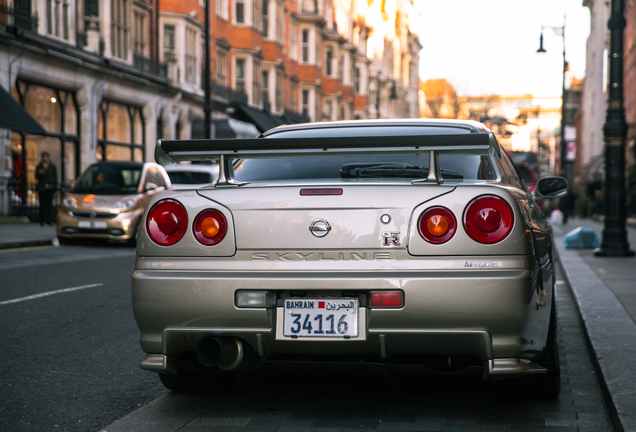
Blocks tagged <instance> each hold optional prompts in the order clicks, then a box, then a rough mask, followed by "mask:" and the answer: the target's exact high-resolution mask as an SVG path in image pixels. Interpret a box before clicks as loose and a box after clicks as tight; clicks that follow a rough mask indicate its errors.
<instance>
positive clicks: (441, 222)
mask: <svg viewBox="0 0 636 432" xmlns="http://www.w3.org/2000/svg"><path fill="white" fill-rule="evenodd" d="M417 226H418V228H419V231H420V235H421V236H422V238H423V239H424V240H426V241H427V242H429V243H433V244H441V243H446V242H447V241H449V240H450V239H451V238H452V237H453V236H454V235H455V232H456V231H457V220H456V219H455V215H453V213H452V212H451V211H450V210H448V209H447V208H445V207H431V208H429V209H427V210H426V211H425V212H424V213H422V215H421V216H420V219H419V221H418V222H417Z"/></svg>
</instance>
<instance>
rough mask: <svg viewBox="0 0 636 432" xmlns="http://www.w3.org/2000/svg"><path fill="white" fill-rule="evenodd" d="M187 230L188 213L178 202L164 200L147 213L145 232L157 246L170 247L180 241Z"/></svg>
mask: <svg viewBox="0 0 636 432" xmlns="http://www.w3.org/2000/svg"><path fill="white" fill-rule="evenodd" d="M187 229H188V213H187V212H186V209H185V207H183V204H181V203H180V202H179V201H176V200H173V199H164V200H161V201H159V202H157V203H156V204H155V205H154V206H152V208H151V209H150V211H149V212H148V218H147V219H146V230H147V231H148V235H149V236H150V238H151V239H152V241H154V242H155V243H157V244H158V245H161V246H171V245H173V244H175V243H176V242H178V241H179V240H181V239H182V238H183V236H184V235H185V232H186V230H187Z"/></svg>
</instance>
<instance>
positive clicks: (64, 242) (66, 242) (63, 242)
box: [57, 236, 77, 246]
mask: <svg viewBox="0 0 636 432" xmlns="http://www.w3.org/2000/svg"><path fill="white" fill-rule="evenodd" d="M57 241H58V242H59V243H60V246H61V245H72V244H76V243H77V239H74V238H66V237H60V236H57Z"/></svg>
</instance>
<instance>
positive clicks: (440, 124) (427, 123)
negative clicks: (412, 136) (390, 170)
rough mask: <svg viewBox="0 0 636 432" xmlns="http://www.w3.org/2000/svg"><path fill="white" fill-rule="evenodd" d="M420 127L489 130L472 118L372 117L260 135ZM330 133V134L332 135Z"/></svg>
mask: <svg viewBox="0 0 636 432" xmlns="http://www.w3.org/2000/svg"><path fill="white" fill-rule="evenodd" d="M400 126H403V127H418V128H419V127H421V129H422V130H421V131H420V130H418V134H420V133H421V134H422V135H434V134H439V133H444V132H445V133H461V132H460V130H461V129H463V130H464V131H465V133H477V132H489V130H488V129H487V128H486V127H485V126H484V125H483V124H481V123H479V122H476V121H473V120H446V119H372V120H344V121H334V122H317V123H300V124H294V125H282V126H278V127H275V128H273V129H270V130H268V131H267V132H265V133H263V134H262V135H261V136H263V137H267V136H271V135H274V134H278V133H283V132H291V131H308V132H309V131H311V132H315V133H317V134H318V135H320V134H321V131H322V132H327V131H328V130H329V131H331V132H332V134H333V133H335V134H338V132H340V131H341V132H342V135H347V130H348V131H351V129H352V128H363V129H365V130H366V129H369V131H368V132H369V133H371V134H373V131H372V129H383V128H386V127H391V128H392V127H400ZM332 134H330V135H332Z"/></svg>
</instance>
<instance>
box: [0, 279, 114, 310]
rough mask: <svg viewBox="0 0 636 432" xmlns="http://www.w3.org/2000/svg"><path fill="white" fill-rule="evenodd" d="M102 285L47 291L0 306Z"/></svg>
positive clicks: (3, 303)
mask: <svg viewBox="0 0 636 432" xmlns="http://www.w3.org/2000/svg"><path fill="white" fill-rule="evenodd" d="M102 285H104V284H103V283H96V284H90V285H82V286H77V287H72V288H64V289H59V290H55V291H47V292H43V293H40V294H33V295H30V296H26V297H20V298H16V299H13V300H5V301H0V306H4V305H8V304H13V303H20V302H23V301H27V300H35V299H39V298H42V297H48V296H51V295H55V294H62V293H67V292H71V291H79V290H83V289H87V288H95V287H98V286H102Z"/></svg>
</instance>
